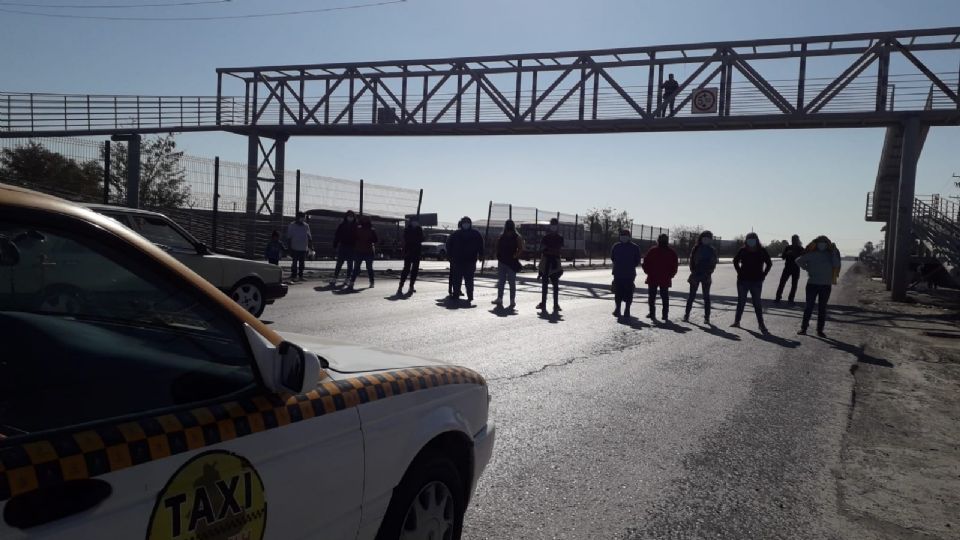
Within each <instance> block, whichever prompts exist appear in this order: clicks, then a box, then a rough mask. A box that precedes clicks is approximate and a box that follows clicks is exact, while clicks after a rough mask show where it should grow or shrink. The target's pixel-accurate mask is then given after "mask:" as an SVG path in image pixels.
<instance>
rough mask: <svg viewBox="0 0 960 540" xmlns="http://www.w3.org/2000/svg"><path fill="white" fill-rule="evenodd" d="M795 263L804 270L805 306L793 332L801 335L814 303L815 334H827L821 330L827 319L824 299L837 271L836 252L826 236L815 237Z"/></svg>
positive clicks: (835, 277)
mask: <svg viewBox="0 0 960 540" xmlns="http://www.w3.org/2000/svg"><path fill="white" fill-rule="evenodd" d="M797 265H798V266H799V267H800V268H802V269H804V270H806V271H807V305H806V308H805V309H804V310H803V321H802V322H801V323H800V331H799V332H797V334H800V335H805V334H806V333H807V327H808V326H809V325H810V317H811V316H812V315H813V304H814V303H816V304H817V335H818V336H820V337H827V335H826V334H825V333H824V332H823V329H824V325H825V324H826V322H827V301H828V300H830V292H831V290H832V289H833V284H834V283H836V279H837V276H838V275H839V274H840V251H838V250H837V246H836V245H834V244H833V243H832V242H830V239H829V238H827V237H826V236H818V237H817V238H816V239H815V240H814V241H813V242H812V243H811V244H810V245H808V246H807V250H806V253H804V254H803V255H801V256H800V257H797Z"/></svg>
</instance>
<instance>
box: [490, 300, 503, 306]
mask: <svg viewBox="0 0 960 540" xmlns="http://www.w3.org/2000/svg"><path fill="white" fill-rule="evenodd" d="M490 303H491V304H493V305H495V306H502V305H503V298H495V299H494V300H493V302H490Z"/></svg>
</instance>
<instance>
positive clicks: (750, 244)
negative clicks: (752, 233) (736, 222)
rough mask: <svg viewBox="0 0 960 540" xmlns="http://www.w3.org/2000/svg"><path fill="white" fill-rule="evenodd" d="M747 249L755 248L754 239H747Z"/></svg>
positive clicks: (755, 241) (755, 242)
mask: <svg viewBox="0 0 960 540" xmlns="http://www.w3.org/2000/svg"><path fill="white" fill-rule="evenodd" d="M747 247H757V240H756V238H747Z"/></svg>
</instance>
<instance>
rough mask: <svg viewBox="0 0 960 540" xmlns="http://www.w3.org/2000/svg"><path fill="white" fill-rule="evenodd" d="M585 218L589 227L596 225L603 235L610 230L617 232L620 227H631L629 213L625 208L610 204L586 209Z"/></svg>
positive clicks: (606, 234) (631, 221)
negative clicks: (617, 207) (614, 206)
mask: <svg viewBox="0 0 960 540" xmlns="http://www.w3.org/2000/svg"><path fill="white" fill-rule="evenodd" d="M586 218H587V223H589V224H590V228H591V229H592V228H593V227H597V230H598V231H601V232H602V233H603V234H604V235H605V237H606V236H608V235H609V234H610V232H611V231H616V232H619V231H620V230H621V229H631V228H632V227H633V220H632V219H630V214H628V213H627V211H626V210H618V209H616V208H613V207H612V206H608V207H606V208H591V209H590V210H587V214H586Z"/></svg>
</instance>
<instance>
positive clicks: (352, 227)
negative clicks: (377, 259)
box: [330, 210, 357, 286]
mask: <svg viewBox="0 0 960 540" xmlns="http://www.w3.org/2000/svg"><path fill="white" fill-rule="evenodd" d="M356 230H357V217H356V215H355V214H354V213H353V210H347V213H346V214H344V215H343V220H342V221H341V222H340V225H337V231H336V232H335V233H334V234H333V249H334V250H335V251H336V252H337V265H336V267H334V269H333V279H331V280H330V286H333V285H336V284H337V278H339V277H340V269H341V268H343V263H344V261H346V263H347V277H346V278H344V280H343V283H344V285H346V284H347V283H348V282H349V281H350V276H352V275H353V257H354V254H353V233H354V231H356Z"/></svg>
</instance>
